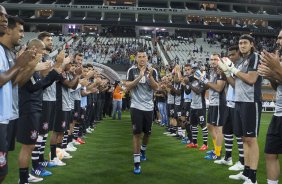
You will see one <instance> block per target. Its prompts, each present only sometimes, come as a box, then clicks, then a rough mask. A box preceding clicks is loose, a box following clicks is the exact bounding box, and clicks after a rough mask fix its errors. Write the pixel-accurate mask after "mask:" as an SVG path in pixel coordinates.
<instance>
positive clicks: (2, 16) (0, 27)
mask: <svg viewBox="0 0 282 184" xmlns="http://www.w3.org/2000/svg"><path fill="white" fill-rule="evenodd" d="M7 27H8V19H7V11H6V9H5V8H4V6H2V5H0V34H4V33H5V32H6V30H7Z"/></svg>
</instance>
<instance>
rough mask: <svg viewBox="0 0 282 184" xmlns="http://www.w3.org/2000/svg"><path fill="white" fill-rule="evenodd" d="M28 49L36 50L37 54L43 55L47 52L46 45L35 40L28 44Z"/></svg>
mask: <svg viewBox="0 0 282 184" xmlns="http://www.w3.org/2000/svg"><path fill="white" fill-rule="evenodd" d="M27 48H28V49H33V48H36V50H37V53H39V54H43V51H44V50H45V44H44V43H43V42H42V41H41V40H39V39H37V38H34V39H32V40H30V41H29V42H28V45H27Z"/></svg>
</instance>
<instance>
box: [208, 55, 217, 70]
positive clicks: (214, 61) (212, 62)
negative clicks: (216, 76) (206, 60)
mask: <svg viewBox="0 0 282 184" xmlns="http://www.w3.org/2000/svg"><path fill="white" fill-rule="evenodd" d="M217 62H218V55H211V58H210V66H211V67H212V68H215V67H217Z"/></svg>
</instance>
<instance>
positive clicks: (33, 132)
mask: <svg viewBox="0 0 282 184" xmlns="http://www.w3.org/2000/svg"><path fill="white" fill-rule="evenodd" d="M30 138H31V139H32V140H34V139H37V131H36V130H32V131H31V132H30Z"/></svg>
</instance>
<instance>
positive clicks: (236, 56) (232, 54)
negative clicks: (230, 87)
mask: <svg viewBox="0 0 282 184" xmlns="http://www.w3.org/2000/svg"><path fill="white" fill-rule="evenodd" d="M228 58H229V59H230V60H231V61H232V62H233V63H235V62H236V61H237V60H238V59H239V58H240V54H239V52H238V51H236V50H231V51H228Z"/></svg>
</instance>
